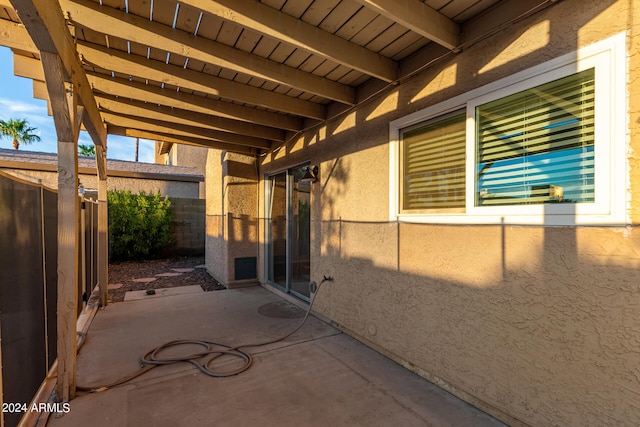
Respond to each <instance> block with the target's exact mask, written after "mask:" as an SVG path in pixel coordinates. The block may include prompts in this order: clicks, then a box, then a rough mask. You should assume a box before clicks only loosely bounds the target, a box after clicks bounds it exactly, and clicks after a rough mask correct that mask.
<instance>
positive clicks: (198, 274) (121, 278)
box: [108, 257, 225, 303]
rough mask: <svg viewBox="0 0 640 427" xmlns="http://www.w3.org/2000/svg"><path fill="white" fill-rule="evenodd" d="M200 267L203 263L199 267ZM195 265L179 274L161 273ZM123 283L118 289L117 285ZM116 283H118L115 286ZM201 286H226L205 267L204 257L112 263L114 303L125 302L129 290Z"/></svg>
mask: <svg viewBox="0 0 640 427" xmlns="http://www.w3.org/2000/svg"><path fill="white" fill-rule="evenodd" d="M198 266H201V267H199V268H198ZM181 268H193V271H191V272H182V274H180V275H178V276H158V274H163V273H178V271H174V270H173V269H181ZM144 278H155V280H154V281H151V282H148V283H145V282H136V281H134V279H144ZM119 284H121V285H122V286H121V287H119V288H117V289H115V288H116V287H117V285H119ZM114 285H115V286H114ZM192 285H199V286H200V287H202V289H203V290H204V291H205V292H209V291H217V290H220V289H225V287H224V286H222V285H221V284H220V283H218V281H216V280H215V279H214V278H213V277H211V276H210V275H209V273H207V270H206V269H205V268H204V257H184V258H172V259H158V260H150V261H128V262H119V263H111V264H109V287H110V289H109V294H108V301H109V302H110V303H114V302H122V301H124V294H125V293H127V292H129V291H141V290H147V289H161V288H173V287H177V286H192Z"/></svg>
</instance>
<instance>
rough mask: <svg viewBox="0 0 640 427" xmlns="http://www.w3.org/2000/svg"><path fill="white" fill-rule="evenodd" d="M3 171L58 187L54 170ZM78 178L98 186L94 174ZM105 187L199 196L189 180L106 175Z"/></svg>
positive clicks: (184, 196) (196, 188) (94, 187)
mask: <svg viewBox="0 0 640 427" xmlns="http://www.w3.org/2000/svg"><path fill="white" fill-rule="evenodd" d="M3 171H4V172H6V173H8V174H11V175H13V176H15V177H17V178H20V179H25V180H28V181H33V182H37V180H38V179H40V180H41V183H42V185H44V186H46V187H49V188H53V189H57V188H58V174H57V173H56V172H42V171H31V170H15V169H3ZM78 179H79V181H80V182H81V183H82V185H84V187H85V188H86V189H97V188H98V179H97V177H96V175H85V174H79V175H78ZM107 189H108V190H130V191H131V192H132V193H133V194H138V193H140V192H142V191H144V192H145V193H147V194H149V193H151V194H155V193H157V192H160V194H161V195H162V196H169V197H183V198H189V199H197V198H200V189H199V183H198V182H190V181H186V182H185V181H164V180H159V179H141V178H127V177H118V176H108V177H107Z"/></svg>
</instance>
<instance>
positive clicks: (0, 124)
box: [0, 119, 40, 150]
mask: <svg viewBox="0 0 640 427" xmlns="http://www.w3.org/2000/svg"><path fill="white" fill-rule="evenodd" d="M34 130H36V128H32V127H29V122H28V121H27V119H18V120H14V119H9V121H6V122H5V121H4V120H0V137H3V136H8V137H9V138H12V139H13V148H14V149H15V150H17V149H18V148H19V147H20V144H21V143H22V144H25V145H26V144H31V143H32V142H38V141H40V137H39V136H38V135H36V134H34V133H31V132H33V131H34Z"/></svg>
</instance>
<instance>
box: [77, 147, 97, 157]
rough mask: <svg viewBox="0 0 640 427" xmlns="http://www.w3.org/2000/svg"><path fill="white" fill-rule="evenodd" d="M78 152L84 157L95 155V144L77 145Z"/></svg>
mask: <svg viewBox="0 0 640 427" xmlns="http://www.w3.org/2000/svg"><path fill="white" fill-rule="evenodd" d="M78 154H80V155H81V156H84V157H95V156H96V146H95V145H85V144H80V145H78Z"/></svg>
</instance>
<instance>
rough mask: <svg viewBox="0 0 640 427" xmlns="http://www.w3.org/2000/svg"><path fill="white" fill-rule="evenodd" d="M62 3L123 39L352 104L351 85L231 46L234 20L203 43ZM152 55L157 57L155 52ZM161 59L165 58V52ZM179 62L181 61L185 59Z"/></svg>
mask: <svg viewBox="0 0 640 427" xmlns="http://www.w3.org/2000/svg"><path fill="white" fill-rule="evenodd" d="M61 4H62V5H63V6H64V8H65V9H66V10H67V11H68V13H69V16H70V19H71V21H72V22H74V23H76V24H78V25H81V26H83V27H87V28H92V29H94V30H95V31H98V32H101V33H104V34H112V33H117V34H118V35H120V36H121V37H124V38H125V39H126V40H130V41H135V42H137V43H140V44H142V45H144V46H150V47H152V48H156V49H159V50H165V51H168V52H172V53H173V54H185V56H189V57H191V58H196V59H200V60H202V61H204V62H207V63H210V64H212V65H217V66H219V67H222V68H229V69H233V70H235V71H237V72H240V73H245V74H250V75H256V76H258V77H261V78H264V79H268V80H273V81H275V82H277V83H279V84H285V85H290V86H292V87H295V88H297V89H300V90H303V91H311V92H313V93H315V94H317V95H320V96H324V97H327V98H329V99H332V100H335V101H339V102H342V103H346V104H353V102H354V99H355V92H354V90H353V89H352V88H350V87H347V86H344V85H342V84H339V83H336V82H332V81H329V80H324V79H322V78H319V77H317V76H313V75H311V74H306V73H302V72H300V71H297V70H295V69H291V68H290V67H283V66H282V64H281V62H282V61H273V60H267V59H266V58H261V57H256V56H255V55H253V54H250V53H248V52H242V51H238V50H237V49H235V48H233V47H231V45H233V44H235V42H236V40H237V37H238V36H239V31H241V29H240V27H239V26H238V25H236V24H233V23H225V24H224V25H223V26H222V31H220V32H219V35H220V36H221V37H222V38H223V39H224V41H225V43H220V42H217V41H210V42H209V41H207V42H205V43H202V40H201V39H200V38H198V37H194V36H192V35H190V34H188V33H186V32H182V31H176V30H173V29H171V28H170V27H168V26H166V25H162V24H160V23H158V22H150V21H147V20H145V19H144V18H140V17H137V16H133V15H131V14H125V13H123V12H120V11H116V10H113V9H108V8H105V7H100V6H99V5H97V4H95V3H92V2H90V1H88V0H73V1H71V0H61ZM117 40H120V41H117ZM113 47H115V48H117V49H120V50H124V51H126V50H127V49H126V45H125V44H123V42H122V40H121V39H116V40H114V45H113ZM154 59H159V57H157V56H154ZM163 60H164V61H165V62H166V53H165V58H164V59H163ZM169 60H170V62H171V63H174V64H177V62H172V61H171V58H169ZM178 62H181V63H184V59H181V60H180V61H178Z"/></svg>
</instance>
